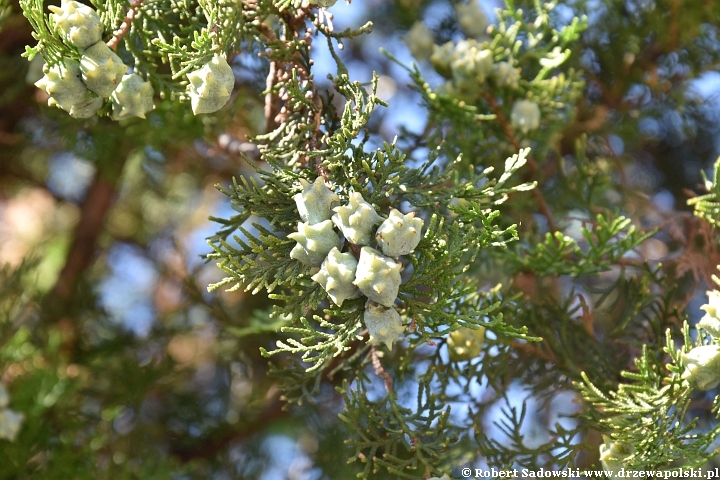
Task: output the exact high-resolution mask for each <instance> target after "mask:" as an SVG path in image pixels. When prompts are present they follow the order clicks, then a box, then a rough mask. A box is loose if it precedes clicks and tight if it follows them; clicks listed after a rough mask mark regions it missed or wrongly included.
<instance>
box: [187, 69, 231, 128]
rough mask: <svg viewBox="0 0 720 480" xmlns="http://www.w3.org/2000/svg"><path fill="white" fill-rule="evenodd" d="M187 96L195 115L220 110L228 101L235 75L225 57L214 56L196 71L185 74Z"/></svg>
mask: <svg viewBox="0 0 720 480" xmlns="http://www.w3.org/2000/svg"><path fill="white" fill-rule="evenodd" d="M187 78H188V80H189V81H190V84H189V85H188V95H189V96H190V104H191V105H192V111H193V113H194V114H195V115H197V114H199V113H212V112H216V111H218V110H220V109H221V108H222V107H223V106H224V105H225V104H226V103H227V102H228V100H230V94H232V91H233V88H234V87H235V75H234V74H233V71H232V68H231V67H230V65H228V63H227V58H226V57H225V55H215V56H213V58H212V59H211V60H210V61H209V62H207V63H206V64H205V65H203V66H202V67H201V68H199V69H198V70H195V71H193V72H190V73H188V74H187Z"/></svg>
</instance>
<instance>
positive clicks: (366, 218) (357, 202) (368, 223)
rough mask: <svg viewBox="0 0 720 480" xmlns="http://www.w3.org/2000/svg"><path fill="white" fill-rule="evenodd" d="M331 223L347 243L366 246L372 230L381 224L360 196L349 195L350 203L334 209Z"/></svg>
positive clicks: (357, 193)
mask: <svg viewBox="0 0 720 480" xmlns="http://www.w3.org/2000/svg"><path fill="white" fill-rule="evenodd" d="M334 210H335V212H336V213H335V215H333V217H332V221H333V223H335V225H336V226H337V227H338V228H339V229H340V231H341V232H342V234H343V235H344V236H345V238H347V239H348V241H350V242H352V243H354V244H357V245H368V244H369V243H370V240H371V239H372V230H373V227H374V226H375V225H377V224H378V223H380V222H382V217H381V216H380V215H378V214H377V212H376V211H375V208H373V206H372V205H370V204H369V203H368V202H366V201H365V199H364V198H363V196H362V194H361V193H359V192H353V193H351V194H350V203H349V204H348V205H344V206H342V207H336V208H334Z"/></svg>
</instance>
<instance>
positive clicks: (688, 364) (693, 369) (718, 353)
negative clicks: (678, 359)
mask: <svg viewBox="0 0 720 480" xmlns="http://www.w3.org/2000/svg"><path fill="white" fill-rule="evenodd" d="M682 360H683V363H684V364H685V371H684V372H683V374H682V378H683V379H685V380H688V381H689V382H690V384H691V385H692V386H693V387H695V388H698V389H700V390H710V389H712V388H715V387H717V386H718V384H720V347H719V346H717V345H702V346H700V347H695V348H693V349H692V350H690V351H689V352H685V353H683V354H682Z"/></svg>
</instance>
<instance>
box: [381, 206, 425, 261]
mask: <svg viewBox="0 0 720 480" xmlns="http://www.w3.org/2000/svg"><path fill="white" fill-rule="evenodd" d="M423 223H424V222H423V220H422V219H421V218H417V217H415V212H410V213H408V214H407V215H403V214H402V213H401V212H400V211H399V210H396V209H394V208H393V209H392V210H391V211H390V216H389V217H388V218H387V219H386V220H385V221H384V222H383V223H382V224H381V225H380V227H378V229H377V233H376V234H375V240H377V243H378V246H379V247H380V249H381V250H382V252H383V253H384V254H385V255H388V256H390V257H395V258H396V257H399V256H400V255H407V254H408V253H412V252H413V250H415V247H417V246H418V243H420V232H421V231H422V227H423Z"/></svg>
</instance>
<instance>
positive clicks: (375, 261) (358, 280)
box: [353, 247, 402, 307]
mask: <svg viewBox="0 0 720 480" xmlns="http://www.w3.org/2000/svg"><path fill="white" fill-rule="evenodd" d="M401 268H402V265H401V264H400V263H397V262H395V260H393V259H392V258H389V257H386V256H385V255H381V254H380V252H378V251H377V250H375V249H374V248H370V247H362V250H360V260H359V261H358V267H357V271H356V272H355V281H354V282H353V283H354V284H355V285H357V286H358V288H360V291H361V292H362V293H363V295H365V296H366V297H368V298H369V299H370V300H372V301H373V302H376V303H379V304H381V305H385V306H386V307H391V306H392V304H393V303H395V299H396V298H397V295H398V292H399V291H400V269H401Z"/></svg>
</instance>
